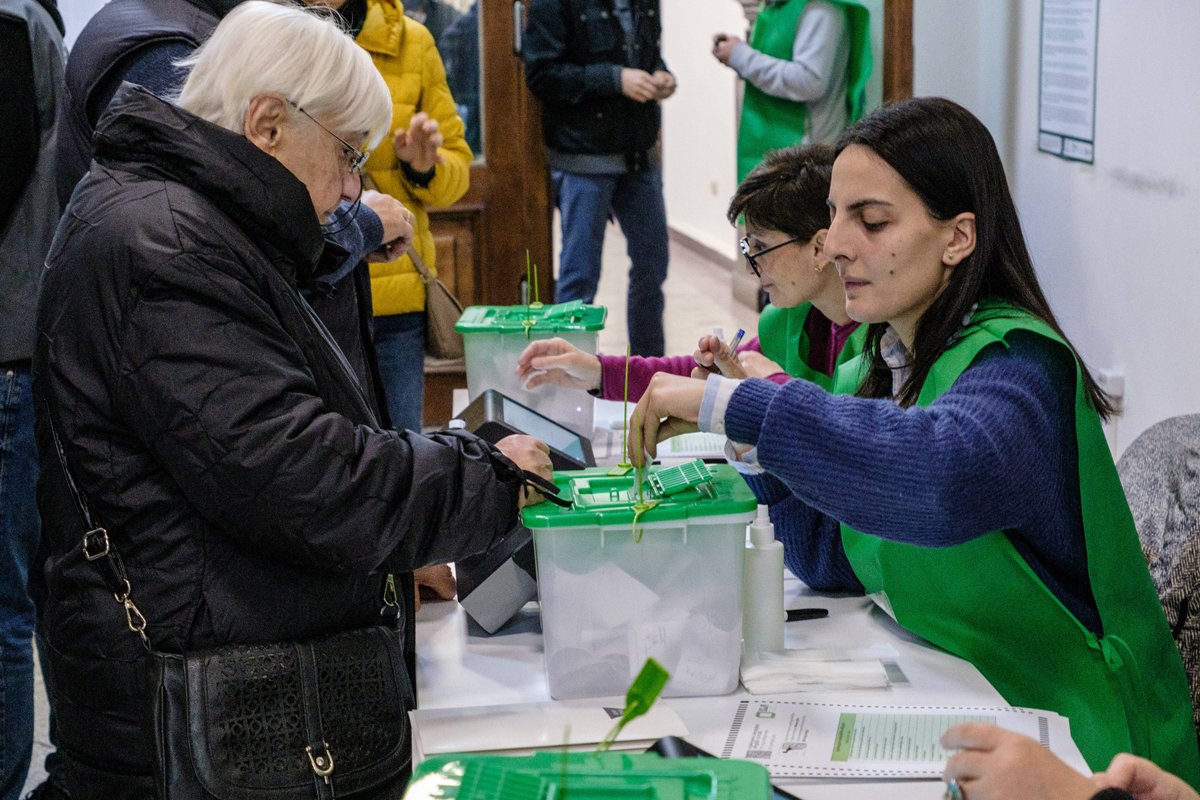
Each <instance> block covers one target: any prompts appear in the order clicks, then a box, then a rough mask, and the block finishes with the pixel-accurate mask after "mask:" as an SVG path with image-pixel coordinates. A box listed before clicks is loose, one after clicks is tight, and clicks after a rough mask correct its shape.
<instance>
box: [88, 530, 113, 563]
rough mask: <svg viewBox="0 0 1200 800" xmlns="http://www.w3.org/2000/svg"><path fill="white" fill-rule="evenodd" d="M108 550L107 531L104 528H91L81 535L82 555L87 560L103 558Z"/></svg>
mask: <svg viewBox="0 0 1200 800" xmlns="http://www.w3.org/2000/svg"><path fill="white" fill-rule="evenodd" d="M108 551H109V547H108V531H106V530H105V529H104V528H92V529H91V530H90V531H88V532H87V533H85V534H84V535H83V557H84V558H86V559H87V560H88V561H96V560H97V559H101V558H104V557H105V556H106V555H108Z"/></svg>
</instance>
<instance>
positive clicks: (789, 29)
mask: <svg viewBox="0 0 1200 800" xmlns="http://www.w3.org/2000/svg"><path fill="white" fill-rule="evenodd" d="M832 2H833V3H834V4H835V5H838V6H841V7H842V8H844V9H845V10H846V19H847V21H848V23H849V26H850V59H849V64H848V69H849V71H850V75H849V80H848V81H847V84H846V93H847V97H846V104H847V111H849V114H850V116H849V121H850V122H857V121H858V120H859V119H860V118H861V117H862V115H863V111H864V110H865V106H866V102H867V79H868V78H870V77H871V68H872V60H871V12H869V11H868V10H867V9H866V8H864V7H863V6H861V5H859V3H858V2H856V0H832ZM806 5H808V0H788V2H785V3H782V4H780V5H775V6H769V5H765V4H764V5H763V6H762V7H761V8H760V9H759V12H758V17H756V18H755V20H754V30H753V31H752V32H751V33H750V46H751V47H753V48H754V49H755V50H757V51H759V52H760V53H763V54H765V55H768V56H771V57H772V58H779V59H783V60H784V61H791V60H792V50H793V48H794V46H795V44H796V30H797V28H798V27H799V25H800V15H801V14H802V13H804V7H805V6H806ZM807 119H808V109H807V107H806V106H805V104H804V103H798V102H796V101H795V100H785V99H783V98H781V97H774V96H772V95H769V94H767V93H766V92H763V91H762V90H761V89H758V88H757V87H755V86H753V85H752V84H750V83H749V82H748V81H747V82H746V92H745V96H744V97H743V100H742V120H741V123H740V125H739V127H738V183H741V182H742V181H743V180H745V178H746V175H748V174H749V173H750V170H752V169H754V167H755V166H757V164H758V162H759V161H761V160H762V157H763V156H764V155H765V154H766V153H767V151H768V150H776V149H778V148H780V147H790V146H791V145H794V144H800V143H801V142H802V141H803V139H804V133H805V130H806V128H805V123H806V121H807Z"/></svg>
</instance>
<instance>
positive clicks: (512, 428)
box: [458, 389, 596, 470]
mask: <svg viewBox="0 0 1200 800" xmlns="http://www.w3.org/2000/svg"><path fill="white" fill-rule="evenodd" d="M458 418H459V419H461V420H462V421H463V422H465V423H466V427H467V430H469V431H471V432H472V433H474V434H475V435H476V436H478V437H479V438H481V439H486V440H487V441H489V442H491V443H493V444H495V443H496V442H498V441H500V440H501V439H503V438H504V437H505V436H511V435H512V434H514V433H524V434H528V435H529V436H534V437H537V438H538V439H541V440H542V441H543V442H545V443H546V444H547V445H549V446H550V463H551V464H552V465H553V466H554V469H556V470H568V469H583V468H584V467H594V466H596V459H595V457H594V456H593V455H592V443H591V442H590V441H589V440H588V439H585V438H584V437H582V436H580V435H579V434H578V433H576V432H575V431H573V430H571V429H570V428H568V427H566V426H565V425H562V424H560V423H558V422H555V421H554V420H552V419H550V418H549V417H546V416H543V415H541V414H539V413H538V412H536V411H534V410H533V409H532V408H530V407H529V406H525V405H522V404H520V403H518V402H517V401H516V400H513V399H512V398H511V397H508V396H507V395H503V394H500V392H498V391H496V390H495V389H488V390H487V391H485V392H484V393H483V394H481V395H479V396H478V397H476V398H475V399H474V400H473V401H471V404H470V405H469V406H467V407H466V408H465V409H464V410H463V412H462V413H461V414H459V415H458Z"/></svg>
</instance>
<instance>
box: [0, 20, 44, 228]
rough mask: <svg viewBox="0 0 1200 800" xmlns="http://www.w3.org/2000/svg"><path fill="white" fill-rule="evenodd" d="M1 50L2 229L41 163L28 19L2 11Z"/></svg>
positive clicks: (0, 21)
mask: <svg viewBox="0 0 1200 800" xmlns="http://www.w3.org/2000/svg"><path fill="white" fill-rule="evenodd" d="M0 53H3V54H4V66H5V70H4V71H5V77H4V82H5V88H4V91H3V92H0V119H2V120H4V124H3V125H0V158H3V159H4V169H3V170H0V229H2V228H4V227H5V226H6V225H7V224H8V218H9V217H10V216H12V213H13V211H14V210H16V206H17V203H19V202H20V200H21V195H23V194H24V193H25V184H26V183H27V182H28V181H29V176H30V175H32V174H33V167H34V165H35V164H37V158H38V145H39V143H40V141H41V127H40V125H39V124H38V110H37V89H36V88H35V85H34V79H33V52H32V51H31V50H30V48H29V31H28V28H27V27H26V25H25V21H24V20H22V19H17V18H15V17H10V16H8V15H6V14H3V13H0Z"/></svg>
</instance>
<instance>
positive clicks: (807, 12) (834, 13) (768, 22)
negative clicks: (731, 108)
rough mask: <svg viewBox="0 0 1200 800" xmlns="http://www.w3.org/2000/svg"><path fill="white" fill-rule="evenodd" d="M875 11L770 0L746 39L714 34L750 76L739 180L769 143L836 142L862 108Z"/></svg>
mask: <svg viewBox="0 0 1200 800" xmlns="http://www.w3.org/2000/svg"><path fill="white" fill-rule="evenodd" d="M870 28H871V20H870V12H869V11H867V9H866V8H864V7H863V5H862V4H861V3H860V2H858V1H857V0H766V1H765V2H764V3H763V4H762V6H761V7H760V8H759V10H758V14H757V16H756V17H755V19H754V30H753V31H752V32H751V33H750V42H749V44H747V43H746V42H743V41H742V40H741V39H739V38H738V37H737V36H734V35H733V34H728V33H719V34H717V35H716V36H714V37H713V50H712V52H713V57H715V58H716V59H717V60H718V61H720V62H721V63H722V64H724V65H726V66H727V67H729V68H730V69H732V70H733V71H734V72H736V73H737V74H738V76H739V77H741V78H742V79H743V80H744V81H745V82H746V89H745V94H744V95H743V98H742V116H741V121H740V123H739V125H738V172H737V175H738V180H739V181H741V180H742V179H743V178H745V177H746V176H747V175H748V174H750V170H752V169H753V168H754V167H755V165H756V164H758V162H759V161H760V160H761V159H762V157H763V155H764V154H765V153H767V152H769V151H771V150H775V149H778V148H781V147H788V146H791V145H797V144H811V143H814V142H823V143H825V144H833V143H834V142H836V141H837V140H838V137H839V136H841V135H842V132H843V131H845V130H846V127H847V126H848V125H849V124H850V123H852V122H855V121H857V120H858V119H859V118H860V117H861V116H862V115H863V112H864V110H865V109H864V106H865V104H866V89H867V79H868V78H869V77H870V76H871V65H872V58H871V30H870Z"/></svg>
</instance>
